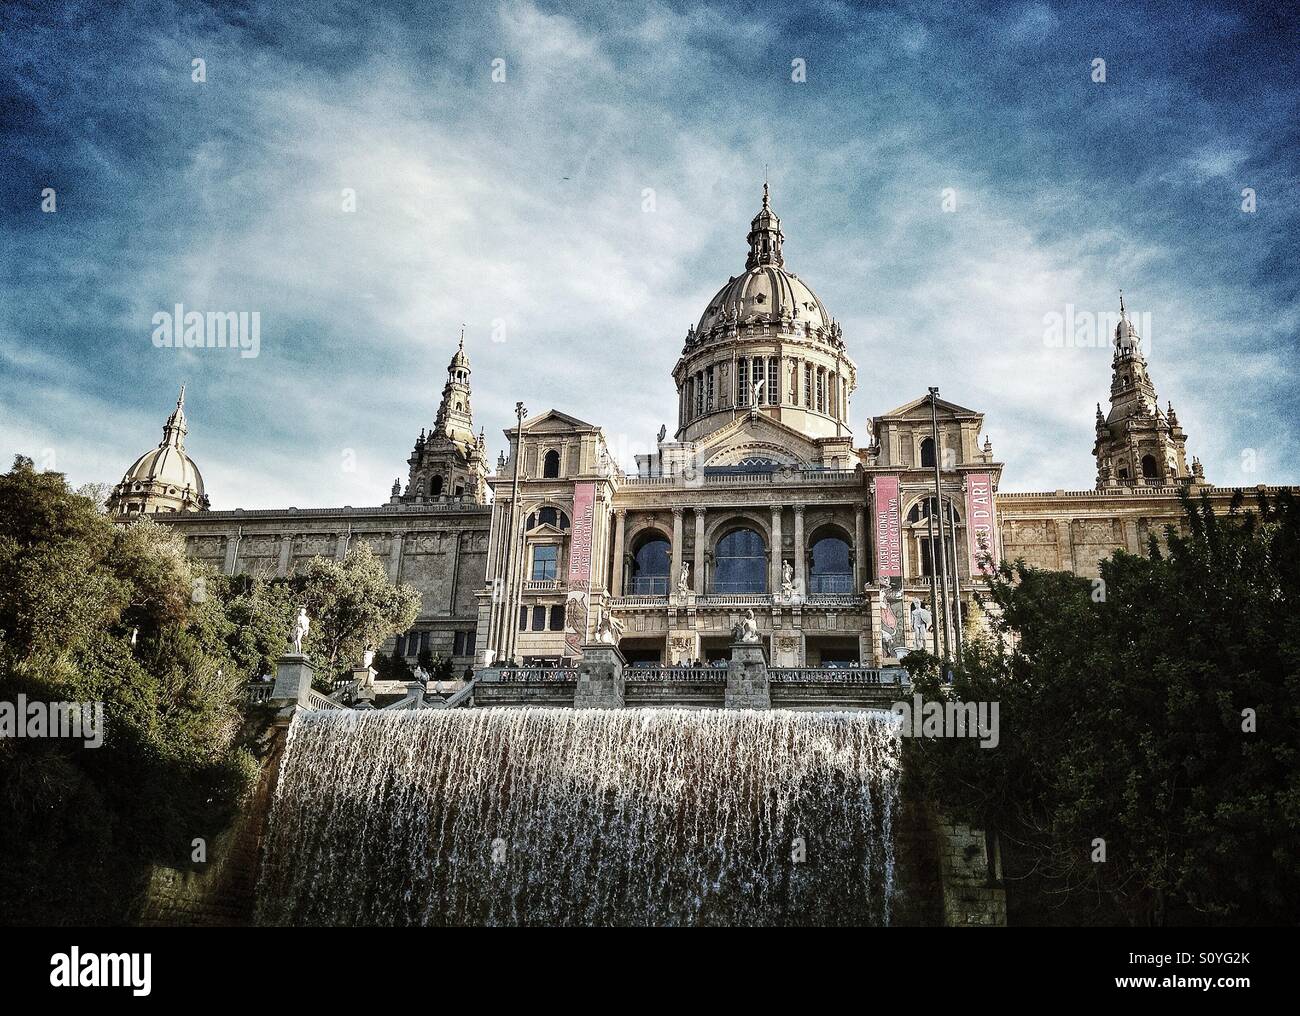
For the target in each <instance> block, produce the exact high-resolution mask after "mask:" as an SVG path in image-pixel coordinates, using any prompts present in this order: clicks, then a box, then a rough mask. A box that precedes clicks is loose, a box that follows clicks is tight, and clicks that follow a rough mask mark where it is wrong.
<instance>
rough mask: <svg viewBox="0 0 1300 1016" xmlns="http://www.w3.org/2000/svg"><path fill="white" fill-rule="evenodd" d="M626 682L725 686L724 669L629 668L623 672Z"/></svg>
mask: <svg viewBox="0 0 1300 1016" xmlns="http://www.w3.org/2000/svg"><path fill="white" fill-rule="evenodd" d="M623 678H624V680H626V681H631V682H636V681H644V682H646V683H647V684H677V683H692V684H726V683H727V668H726V667H629V668H628V669H627V670H625V671H623Z"/></svg>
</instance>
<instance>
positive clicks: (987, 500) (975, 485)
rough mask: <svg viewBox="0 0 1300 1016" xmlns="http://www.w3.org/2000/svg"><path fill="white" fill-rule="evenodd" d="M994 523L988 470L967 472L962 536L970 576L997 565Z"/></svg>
mask: <svg viewBox="0 0 1300 1016" xmlns="http://www.w3.org/2000/svg"><path fill="white" fill-rule="evenodd" d="M995 522H996V520H995V518H994V512H993V479H992V477H990V476H989V474H988V473H967V474H966V539H967V543H968V545H969V548H970V573H971V575H980V574H988V573H989V572H990V571H992V570H993V568H994V567H996V565H997V530H996V529H995V528H994V527H995ZM990 557H991V558H992V560H991V561H990Z"/></svg>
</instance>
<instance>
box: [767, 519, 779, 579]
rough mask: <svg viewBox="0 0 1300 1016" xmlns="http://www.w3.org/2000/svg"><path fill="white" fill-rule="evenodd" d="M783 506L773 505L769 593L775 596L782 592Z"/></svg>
mask: <svg viewBox="0 0 1300 1016" xmlns="http://www.w3.org/2000/svg"><path fill="white" fill-rule="evenodd" d="M781 539H782V537H781V506H780V505H779V504H774V505H772V553H771V560H770V561H769V562H768V580H767V591H768V592H769V593H771V594H772V595H773V596H776V595H777V594H779V593H780V592H781Z"/></svg>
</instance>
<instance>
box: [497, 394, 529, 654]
mask: <svg viewBox="0 0 1300 1016" xmlns="http://www.w3.org/2000/svg"><path fill="white" fill-rule="evenodd" d="M526 413H527V410H526V409H524V404H523V403H522V402H516V403H515V469H514V480H513V482H512V484H511V490H510V527H509V529H507V530H506V553H505V558H504V563H505V572H506V573H505V576H504V582H503V585H504V588H503V589H502V599H503V600H504V601H505V603H506V605H507V607H506V609H505V610H504V611H503V612H502V613H504V615H505V617H504V618H503V619H502V624H501V635H500V638H499V639H498V640H497V646H498V648H499V649H500V651H501V655H502V657H503V658H504V659H505V662H506V663H507V664H509V663H510V660H511V656H512V653H513V649H514V642H515V631H516V630H517V628H518V625H519V620H518V618H519V606H518V604H517V602H516V600H517V597H516V595H515V588H514V574H515V552H516V546H515V537H516V536H517V535H518V525H517V522H516V516H517V514H518V510H519V462H520V460H521V459H522V458H523V457H524V415H525V414H526Z"/></svg>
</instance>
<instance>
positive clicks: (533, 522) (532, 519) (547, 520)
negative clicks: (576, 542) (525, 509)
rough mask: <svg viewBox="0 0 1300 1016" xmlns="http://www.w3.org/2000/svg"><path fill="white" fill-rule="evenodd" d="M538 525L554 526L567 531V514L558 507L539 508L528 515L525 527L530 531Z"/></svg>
mask: <svg viewBox="0 0 1300 1016" xmlns="http://www.w3.org/2000/svg"><path fill="white" fill-rule="evenodd" d="M538 526H554V527H555V528H556V529H559V530H561V531H563V532H568V529H569V516H567V515H565V514H564V512H562V511H560V509H558V508H552V507H550V506H547V507H545V508H539V509H537V511H535V512H533V513H532V514H531V515H529V516H528V521H527V522H526V523H525V528H526V529H527V530H528V531H529V532H531V531H532V530H534V529H536V528H537V527H538Z"/></svg>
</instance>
